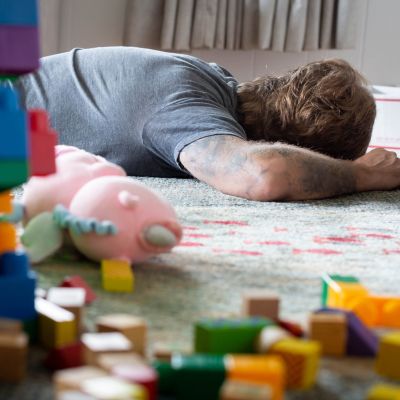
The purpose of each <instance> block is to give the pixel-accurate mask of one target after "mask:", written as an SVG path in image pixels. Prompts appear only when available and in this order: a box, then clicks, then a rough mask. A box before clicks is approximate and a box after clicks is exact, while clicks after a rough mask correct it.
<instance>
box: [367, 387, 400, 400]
mask: <svg viewBox="0 0 400 400" xmlns="http://www.w3.org/2000/svg"><path fill="white" fill-rule="evenodd" d="M367 400H400V386H397V385H388V384H385V383H378V384H376V385H374V386H373V387H372V388H371V389H370V390H369V391H368V394H367Z"/></svg>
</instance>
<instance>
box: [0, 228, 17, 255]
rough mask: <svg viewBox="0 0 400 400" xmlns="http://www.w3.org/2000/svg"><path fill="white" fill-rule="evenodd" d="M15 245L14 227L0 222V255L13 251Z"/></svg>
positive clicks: (15, 232) (15, 233)
mask: <svg viewBox="0 0 400 400" xmlns="http://www.w3.org/2000/svg"><path fill="white" fill-rule="evenodd" d="M17 243H18V241H17V231H16V230H15V227H14V225H12V224H10V223H8V222H0V254H1V253H6V252H13V251H15V250H16V248H17Z"/></svg>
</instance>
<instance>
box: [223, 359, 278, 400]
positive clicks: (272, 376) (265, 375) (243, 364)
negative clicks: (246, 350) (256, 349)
mask: <svg viewBox="0 0 400 400" xmlns="http://www.w3.org/2000/svg"><path fill="white" fill-rule="evenodd" d="M225 360H226V361H225V365H226V374H227V378H228V379H229V380H234V381H245V382H254V383H263V384H268V385H270V386H271V389H272V397H271V399H272V400H281V399H283V387H284V381H285V374H286V369H285V364H284V362H283V361H282V359H281V357H278V356H250V355H231V354H229V355H227V356H226V359H225Z"/></svg>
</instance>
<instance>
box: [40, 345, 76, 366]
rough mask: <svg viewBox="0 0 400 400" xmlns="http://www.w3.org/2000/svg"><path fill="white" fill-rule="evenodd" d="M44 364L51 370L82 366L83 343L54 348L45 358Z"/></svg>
mask: <svg viewBox="0 0 400 400" xmlns="http://www.w3.org/2000/svg"><path fill="white" fill-rule="evenodd" d="M44 365H45V366H46V367H47V368H49V369H51V370H59V369H66V368H75V367H81V366H82V365H83V355H82V343H80V342H77V343H73V344H69V345H67V346H63V347H59V348H57V349H52V350H50V352H49V353H48V355H47V357H46V359H45V360H44Z"/></svg>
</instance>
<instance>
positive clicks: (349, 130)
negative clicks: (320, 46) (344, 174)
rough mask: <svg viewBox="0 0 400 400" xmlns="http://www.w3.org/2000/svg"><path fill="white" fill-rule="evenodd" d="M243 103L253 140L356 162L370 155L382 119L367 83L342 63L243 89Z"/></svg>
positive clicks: (332, 62) (269, 78) (319, 65)
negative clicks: (378, 118)
mask: <svg viewBox="0 0 400 400" xmlns="http://www.w3.org/2000/svg"><path fill="white" fill-rule="evenodd" d="M238 103H239V106H238V111H239V115H240V118H241V123H242V125H243V126H244V128H245V130H246V131H247V134H248V137H249V139H251V140H266V141H271V142H278V141H279V142H285V143H289V144H294V145H297V146H301V147H306V148H309V149H311V150H314V151H318V152H320V153H324V154H327V155H329V156H331V157H335V158H342V159H350V160H352V159H355V158H357V157H359V156H361V155H362V154H364V153H365V151H366V149H367V147H368V144H369V141H370V139H371V133H372V127H373V123H374V120H375V115H376V107H375V101H374V99H373V97H372V95H371V94H370V92H369V90H368V89H367V87H366V83H365V80H364V79H363V77H362V76H361V75H360V74H359V73H358V72H357V71H355V70H354V69H353V68H352V67H351V65H350V64H348V63H347V62H346V61H343V60H337V59H332V60H326V61H319V62H312V63H310V64H307V65H305V66H303V67H299V68H297V69H295V70H294V71H291V72H289V73H287V74H286V75H283V76H279V77H272V76H264V77H260V78H257V79H255V80H254V81H251V82H245V83H242V84H240V85H239V87H238Z"/></svg>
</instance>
